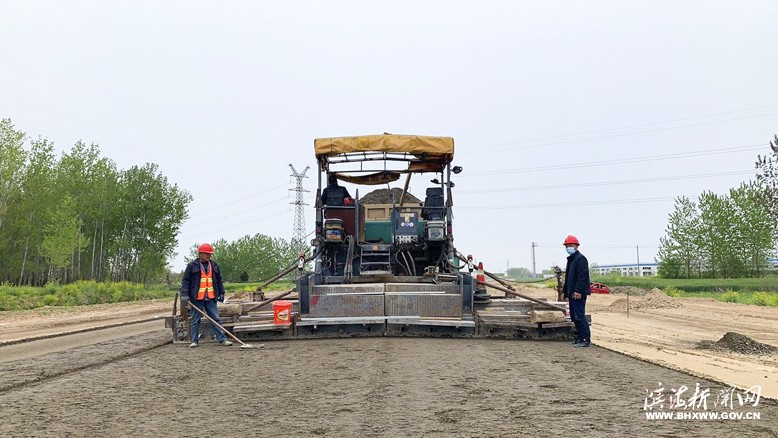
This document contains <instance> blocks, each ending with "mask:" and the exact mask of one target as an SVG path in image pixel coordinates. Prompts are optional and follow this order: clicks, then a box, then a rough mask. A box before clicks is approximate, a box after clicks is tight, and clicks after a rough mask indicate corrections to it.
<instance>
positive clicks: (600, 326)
mask: <svg viewBox="0 0 778 438" xmlns="http://www.w3.org/2000/svg"><path fill="white" fill-rule="evenodd" d="M522 290H523V291H524V292H525V293H528V294H530V295H533V296H535V297H538V298H548V299H551V298H552V297H553V294H554V292H553V291H551V290H549V289H536V288H531V289H530V288H523V289H522ZM644 292H645V291H644ZM626 298H627V297H626V295H624V294H610V295H592V296H590V297H589V299H588V301H587V306H586V310H587V313H591V314H592V342H594V343H596V344H597V345H598V346H601V347H604V348H608V349H610V350H613V351H617V352H620V353H623V354H626V355H629V356H632V357H636V358H640V359H642V360H646V361H649V362H652V363H656V364H659V365H662V366H666V367H668V368H672V369H676V370H679V371H684V372H687V373H691V374H693V375H695V376H699V377H704V378H710V379H713V380H717V381H720V382H725V383H727V384H730V385H735V386H737V387H740V388H749V387H751V386H754V385H759V386H760V387H761V389H762V396H766V397H771V398H773V399H778V355H776V354H772V355H753V354H740V353H737V352H733V351H717V350H710V349H701V348H698V347H699V345H700V343H701V342H704V341H709V342H715V341H717V340H719V339H721V338H722V337H723V336H724V334H726V333H727V332H736V333H739V334H742V335H745V336H748V337H750V338H752V339H754V340H756V341H758V342H763V343H766V344H770V345H773V346H778V308H775V307H762V306H755V305H746V304H737V303H724V302H721V301H716V300H714V299H712V298H671V297H667V296H662V297H661V298H662V299H661V300H655V301H654V302H652V304H654V305H646V306H642V307H641V306H640V304H641V303H644V302H645V301H646V300H645V297H644V296H631V297H630V300H631V303H630V304H631V307H633V306H635V304H638V306H635V307H639V308H637V309H633V310H631V311H630V312H629V315H627V311H626ZM663 306H667V307H664V308H654V307H663Z"/></svg>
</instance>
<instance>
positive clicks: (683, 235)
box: [657, 136, 778, 278]
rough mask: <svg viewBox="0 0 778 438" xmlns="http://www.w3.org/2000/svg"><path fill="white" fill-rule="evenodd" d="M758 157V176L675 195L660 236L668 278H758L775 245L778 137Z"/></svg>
mask: <svg viewBox="0 0 778 438" xmlns="http://www.w3.org/2000/svg"><path fill="white" fill-rule="evenodd" d="M770 148H771V150H772V153H771V154H768V155H765V156H764V157H762V156H761V155H760V156H758V157H757V162H756V168H757V170H758V174H757V178H756V181H749V182H744V183H742V184H741V185H740V186H739V187H737V188H734V189H730V190H729V192H728V193H727V194H723V195H717V194H715V193H712V192H710V191H706V192H703V193H702V194H701V195H700V196H699V197H698V199H697V202H693V201H691V200H690V199H688V198H686V197H680V198H677V199H676V200H675V209H674V211H673V212H672V213H670V215H669V217H668V224H667V228H666V234H665V236H664V237H662V238H661V239H660V244H659V252H658V254H657V259H658V262H659V275H661V276H662V277H666V278H733V277H758V276H761V275H764V274H765V272H766V270H767V268H768V259H769V258H770V257H773V256H774V255H775V250H776V244H778V136H776V137H775V140H774V141H771V142H770Z"/></svg>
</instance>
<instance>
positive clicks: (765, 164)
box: [756, 135, 778, 235]
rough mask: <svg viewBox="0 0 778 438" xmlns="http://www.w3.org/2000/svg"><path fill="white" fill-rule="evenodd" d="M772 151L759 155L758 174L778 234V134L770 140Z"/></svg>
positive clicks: (774, 229)
mask: <svg viewBox="0 0 778 438" xmlns="http://www.w3.org/2000/svg"><path fill="white" fill-rule="evenodd" d="M770 150H771V152H770V153H768V154H765V155H764V156H762V155H761V154H760V155H757V160H756V169H757V170H758V171H759V172H758V173H757V175H756V179H757V181H759V182H761V183H762V184H763V185H764V187H765V190H766V202H767V203H766V205H767V206H768V208H769V209H770V215H771V216H772V219H773V232H774V233H775V234H777V235H778V135H774V136H773V140H771V141H770Z"/></svg>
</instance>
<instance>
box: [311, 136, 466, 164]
mask: <svg viewBox="0 0 778 438" xmlns="http://www.w3.org/2000/svg"><path fill="white" fill-rule="evenodd" d="M313 147H314V149H315V151H316V157H317V158H320V157H326V156H332V155H338V154H346V153H352V152H395V153H397V152H399V153H403V152H405V153H409V154H413V155H415V156H417V157H420V158H421V157H428V158H430V159H432V160H436V161H437V160H440V159H443V160H444V161H446V162H450V161H451V160H452V159H453V158H454V139H453V138H451V137H430V136H422V135H394V134H382V135H361V136H357V137H334V138H317V139H315V140H314V141H313Z"/></svg>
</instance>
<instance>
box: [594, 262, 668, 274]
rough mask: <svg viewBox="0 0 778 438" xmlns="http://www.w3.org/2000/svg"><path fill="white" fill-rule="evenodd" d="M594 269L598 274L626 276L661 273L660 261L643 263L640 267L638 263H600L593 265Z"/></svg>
mask: <svg viewBox="0 0 778 438" xmlns="http://www.w3.org/2000/svg"><path fill="white" fill-rule="evenodd" d="M591 269H592V271H593V272H594V273H595V274H597V275H607V274H612V273H615V274H619V275H621V276H624V277H651V276H654V275H657V274H659V264H658V263H641V264H640V269H638V264H637V263H627V264H623V265H598V266H593V267H592V268H591Z"/></svg>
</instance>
